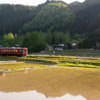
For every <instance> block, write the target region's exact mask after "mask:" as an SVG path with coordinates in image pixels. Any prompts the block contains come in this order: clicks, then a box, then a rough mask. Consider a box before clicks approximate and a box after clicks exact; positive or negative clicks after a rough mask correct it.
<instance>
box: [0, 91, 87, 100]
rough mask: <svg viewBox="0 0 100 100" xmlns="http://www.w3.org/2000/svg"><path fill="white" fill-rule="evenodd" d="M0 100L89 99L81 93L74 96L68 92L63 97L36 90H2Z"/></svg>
mask: <svg viewBox="0 0 100 100" xmlns="http://www.w3.org/2000/svg"><path fill="white" fill-rule="evenodd" d="M0 100H87V99H85V98H83V97H82V96H81V95H79V96H72V95H70V94H66V95H64V96H62V97H55V98H52V97H48V98H46V96H45V95H43V94H41V93H38V92H36V91H28V92H18V93H16V92H9V93H4V92H0Z"/></svg>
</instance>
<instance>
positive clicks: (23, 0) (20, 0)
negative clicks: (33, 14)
mask: <svg viewBox="0 0 100 100" xmlns="http://www.w3.org/2000/svg"><path fill="white" fill-rule="evenodd" d="M62 1H65V2H66V3H71V2H73V1H80V2H83V1H84V0H62ZM44 2H46V0H0V4H4V3H6V4H7V3H9V4H23V5H30V6H33V5H35V6H36V5H38V4H41V3H44Z"/></svg>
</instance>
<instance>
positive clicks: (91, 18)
mask: <svg viewBox="0 0 100 100" xmlns="http://www.w3.org/2000/svg"><path fill="white" fill-rule="evenodd" d="M0 22H1V24H0V38H1V40H2V39H3V40H4V39H5V38H4V37H5V35H7V34H8V33H10V32H11V33H13V35H15V34H17V35H18V37H21V39H22V40H21V41H20V42H18V43H16V44H20V45H21V46H23V42H24V40H25V39H26V37H27V36H28V35H26V36H25V37H23V36H22V35H23V34H24V35H25V34H26V33H32V32H36V31H37V34H38V33H39V34H40V33H45V34H47V35H48V33H50V32H51V36H52V39H51V40H50V39H48V37H45V36H44V37H45V40H44V42H45V44H52V45H53V44H59V43H64V44H66V43H67V44H68V43H69V44H71V43H72V42H75V43H77V44H79V48H94V49H100V1H99V0H86V1H85V2H83V3H79V2H74V3H72V4H66V3H64V2H60V1H59V2H58V1H53V2H46V3H44V4H41V5H38V6H37V7H30V6H29V7H28V6H22V5H0ZM48 31H49V32H48ZM59 32H60V33H63V34H64V35H65V36H66V33H67V38H65V40H66V41H67V42H62V40H64V38H63V36H64V35H61V37H60V38H62V40H60V38H59V39H58V41H60V42H55V38H54V37H56V36H55V33H58V34H59ZM69 34H70V36H69ZM49 35H50V34H49ZM65 36H64V37H65ZM22 37H23V38H22ZM27 38H28V37H27ZM69 38H70V40H69ZM17 39H18V38H17ZM48 40H50V41H51V43H50V41H48ZM4 41H5V40H4ZM0 44H1V45H4V44H5V42H3V43H2V42H0ZM4 46H7V45H4ZM9 46H15V44H13V45H9Z"/></svg>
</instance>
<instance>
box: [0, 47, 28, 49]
mask: <svg viewBox="0 0 100 100" xmlns="http://www.w3.org/2000/svg"><path fill="white" fill-rule="evenodd" d="M0 49H27V48H22V47H1V48H0Z"/></svg>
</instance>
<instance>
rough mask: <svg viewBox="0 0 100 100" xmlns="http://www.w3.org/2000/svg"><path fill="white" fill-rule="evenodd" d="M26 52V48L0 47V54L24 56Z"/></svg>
mask: <svg viewBox="0 0 100 100" xmlns="http://www.w3.org/2000/svg"><path fill="white" fill-rule="evenodd" d="M27 54H28V49H27V48H15V47H12V48H0V55H11V56H20V57H21V56H26V55H27Z"/></svg>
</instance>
